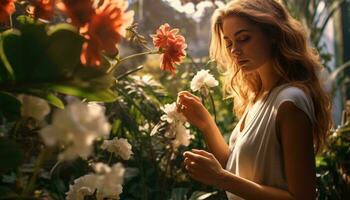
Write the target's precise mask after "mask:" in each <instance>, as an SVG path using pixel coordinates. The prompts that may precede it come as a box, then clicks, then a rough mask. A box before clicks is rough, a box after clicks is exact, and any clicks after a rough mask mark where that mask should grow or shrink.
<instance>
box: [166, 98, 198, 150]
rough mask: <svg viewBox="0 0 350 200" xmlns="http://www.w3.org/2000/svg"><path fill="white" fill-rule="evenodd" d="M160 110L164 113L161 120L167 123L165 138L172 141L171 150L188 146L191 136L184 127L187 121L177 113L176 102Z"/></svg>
mask: <svg viewBox="0 0 350 200" xmlns="http://www.w3.org/2000/svg"><path fill="white" fill-rule="evenodd" d="M162 110H163V111H164V112H165V115H163V116H161V120H163V121H167V122H168V123H169V127H168V130H167V131H166V133H165V136H166V137H167V138H169V139H172V145H173V148H174V149H176V148H178V147H179V146H181V145H183V146H188V145H189V144H190V140H191V138H192V136H191V134H190V131H189V130H187V129H186V127H185V126H184V124H185V122H186V121H187V120H186V117H185V116H184V115H183V114H182V113H181V112H178V111H177V109H176V102H174V103H172V104H166V105H165V106H164V108H162Z"/></svg>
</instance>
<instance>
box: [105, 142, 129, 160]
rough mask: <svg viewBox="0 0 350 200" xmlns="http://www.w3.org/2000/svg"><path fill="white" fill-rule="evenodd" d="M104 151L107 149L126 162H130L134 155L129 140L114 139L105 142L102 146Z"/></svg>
mask: <svg viewBox="0 0 350 200" xmlns="http://www.w3.org/2000/svg"><path fill="white" fill-rule="evenodd" d="M101 148H102V149H106V150H107V151H109V152H113V153H115V154H116V155H119V156H120V157H122V158H123V159H124V160H129V159H130V156H131V154H133V153H132V151H131V148H132V147H131V145H130V144H129V142H128V140H127V139H124V138H120V139H118V138H113V139H112V140H104V141H103V144H102V145H101Z"/></svg>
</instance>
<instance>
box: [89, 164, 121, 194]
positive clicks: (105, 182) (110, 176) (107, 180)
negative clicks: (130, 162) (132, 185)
mask: <svg viewBox="0 0 350 200" xmlns="http://www.w3.org/2000/svg"><path fill="white" fill-rule="evenodd" d="M124 173H125V168H124V167H123V166H122V164H120V163H117V164H115V165H113V167H112V168H111V171H110V172H109V173H106V174H104V176H103V179H102V181H101V182H100V185H99V188H98V189H97V194H96V197H97V200H103V199H104V198H108V199H111V198H112V199H119V195H120V194H121V193H122V192H123V186H122V184H123V178H124Z"/></svg>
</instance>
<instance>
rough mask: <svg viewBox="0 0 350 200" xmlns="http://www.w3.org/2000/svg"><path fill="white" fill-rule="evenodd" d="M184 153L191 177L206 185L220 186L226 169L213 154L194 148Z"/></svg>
mask: <svg viewBox="0 0 350 200" xmlns="http://www.w3.org/2000/svg"><path fill="white" fill-rule="evenodd" d="M183 155H184V157H185V160H184V162H185V167H186V170H187V171H188V174H189V175H190V177H191V178H193V179H194V180H196V181H199V182H201V183H204V184H206V185H212V186H216V187H218V185H219V182H220V180H222V178H223V175H224V172H225V170H224V169H223V168H222V167H221V165H220V163H219V161H218V160H217V159H216V158H215V156H214V155H213V154H211V153H209V152H206V151H203V150H197V149H192V152H191V151H186V152H185V153H184V154H183Z"/></svg>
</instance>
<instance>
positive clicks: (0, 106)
mask: <svg viewBox="0 0 350 200" xmlns="http://www.w3.org/2000/svg"><path fill="white" fill-rule="evenodd" d="M21 105H22V104H21V102H20V101H19V100H18V99H17V98H16V97H15V96H12V95H11V94H9V93H5V92H0V116H3V117H5V118H6V119H7V120H9V121H15V120H16V119H18V118H19V117H20V116H21Z"/></svg>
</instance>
